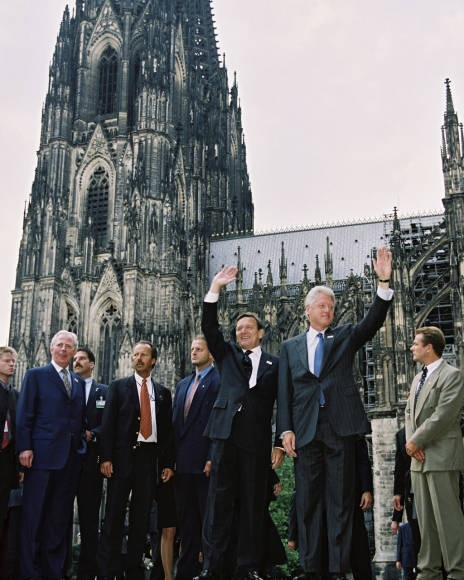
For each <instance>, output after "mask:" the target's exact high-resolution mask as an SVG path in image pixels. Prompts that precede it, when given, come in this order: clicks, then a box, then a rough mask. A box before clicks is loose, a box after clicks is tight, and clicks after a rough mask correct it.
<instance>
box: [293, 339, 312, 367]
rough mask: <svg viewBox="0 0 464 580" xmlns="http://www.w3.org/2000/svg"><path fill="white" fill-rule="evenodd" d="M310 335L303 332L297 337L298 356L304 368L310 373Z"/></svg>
mask: <svg viewBox="0 0 464 580" xmlns="http://www.w3.org/2000/svg"><path fill="white" fill-rule="evenodd" d="M307 335H308V333H307V332H303V334H300V335H299V336H297V337H296V340H295V342H296V351H297V352H298V356H299V358H300V361H301V364H302V365H303V368H304V369H305V370H306V371H307V372H309V364H308V338H307Z"/></svg>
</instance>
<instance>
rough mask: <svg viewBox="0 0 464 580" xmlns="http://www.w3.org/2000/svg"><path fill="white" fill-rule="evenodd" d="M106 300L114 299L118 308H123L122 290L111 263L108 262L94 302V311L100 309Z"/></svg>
mask: <svg viewBox="0 0 464 580" xmlns="http://www.w3.org/2000/svg"><path fill="white" fill-rule="evenodd" d="M106 298H110V299H112V300H113V301H114V302H115V304H116V306H118V307H119V308H122V293H121V288H120V286H119V282H118V278H117V276H116V272H115V271H114V268H113V265H112V264H111V262H108V264H107V266H106V268H105V271H104V272H103V276H102V279H101V280H100V284H99V285H98V288H97V292H96V293H95V296H94V298H93V301H92V309H93V308H95V307H98V306H99V305H100V304H101V303H102V302H103V301H105V300H106Z"/></svg>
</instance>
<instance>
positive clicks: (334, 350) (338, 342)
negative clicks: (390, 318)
mask: <svg viewBox="0 0 464 580" xmlns="http://www.w3.org/2000/svg"><path fill="white" fill-rule="evenodd" d="M390 303H391V301H387V300H382V298H380V297H379V296H376V298H375V300H374V302H373V303H372V306H371V307H370V309H369V311H368V313H367V314H366V316H365V317H364V318H363V320H361V322H359V324H356V325H353V324H344V325H342V326H338V327H337V328H334V329H331V328H328V329H327V331H326V333H325V340H324V354H323V359H322V367H321V372H320V375H319V377H316V376H315V375H313V374H312V373H311V372H310V370H309V366H308V349H307V337H306V334H307V333H306V332H304V333H302V334H300V335H298V336H296V337H294V338H290V339H289V340H286V341H285V342H284V343H282V345H281V349H280V361H279V394H278V406H277V432H278V433H279V434H281V433H282V432H284V431H293V432H294V433H295V436H296V447H297V448H301V447H304V446H305V445H308V443H311V441H312V440H313V438H314V435H315V433H316V426H317V419H318V414H319V395H320V390H321V388H322V390H323V391H324V396H325V400H326V402H327V405H328V406H327V414H328V417H329V421H330V425H331V427H332V429H333V430H334V431H335V433H337V435H339V436H341V437H346V436H349V435H357V434H362V433H367V432H368V431H369V423H368V421H367V417H366V413H365V411H364V407H363V404H362V402H361V397H360V396H359V391H358V388H357V386H356V384H355V381H354V377H353V359H354V356H355V354H356V351H357V350H358V349H359V348H361V346H362V345H363V344H364V343H365V342H367V341H368V340H369V339H371V338H372V337H373V336H374V334H375V333H376V332H377V330H378V329H379V328H380V327H381V326H382V324H383V322H384V320H385V317H386V315H387V311H388V307H389V306H390Z"/></svg>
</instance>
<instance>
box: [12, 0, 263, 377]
mask: <svg viewBox="0 0 464 580" xmlns="http://www.w3.org/2000/svg"><path fill="white" fill-rule="evenodd" d="M252 230H253V203H252V198H251V190H250V184H249V179H248V172H247V166H246V149H245V144H244V138H243V132H242V125H241V110H240V106H239V102H238V96H237V87H236V84H235V82H234V85H233V87H232V89H231V90H230V91H229V87H228V79H227V71H226V69H225V66H223V65H221V62H220V60H219V58H218V51H217V46H216V40H215V30H214V26H213V15H212V8H211V5H210V0H178V1H174V0H156V1H155V0H76V7H75V13H74V14H73V16H71V15H70V13H69V10H68V8H66V9H65V11H64V15H63V20H62V23H61V26H60V31H59V34H58V38H57V43H56V48H55V53H54V56H53V61H52V64H51V66H50V79H49V88H48V93H47V96H46V99H45V104H44V107H43V114H42V129H41V138H40V148H39V151H38V162H37V168H36V172H35V178H34V182H33V186H32V191H31V195H30V198H29V202H28V205H27V209H26V212H25V216H24V225H23V237H22V241H21V245H20V250H19V261H18V267H17V277H16V287H15V290H14V291H13V304H12V317H11V328H10V344H12V345H14V347H15V348H16V349H17V350H18V352H19V358H18V363H19V365H18V371H17V372H18V377H17V378H18V379H21V377H22V375H23V374H24V372H25V370H26V368H28V367H32V366H36V365H41V364H44V363H46V362H47V361H48V358H49V356H48V344H49V341H50V338H51V336H52V335H53V334H54V333H55V332H56V331H57V330H59V329H60V328H67V329H69V330H73V331H75V332H76V333H77V334H78V336H79V341H80V343H81V344H84V343H85V344H88V345H89V346H90V347H91V348H92V349H94V351H95V353H96V355H97V365H96V377H97V378H98V379H99V380H101V381H104V382H108V381H110V380H111V379H112V378H114V377H117V376H122V375H124V374H128V373H130V371H131V359H130V354H131V349H132V346H133V345H134V343H135V341H137V340H139V339H146V340H151V341H153V342H154V343H155V344H156V345H157V347H158V351H159V359H158V366H157V377H158V378H159V380H161V381H162V382H164V383H165V384H166V386H170V387H172V386H173V385H174V381H175V380H176V378H178V377H179V375H181V374H182V373H183V372H184V370H185V366H186V360H185V354H186V351H187V349H186V347H187V345H188V344H189V341H190V339H191V338H192V335H193V334H194V333H195V331H196V330H197V327H198V321H199V312H200V303H199V300H201V296H202V293H203V292H204V290H205V286H206V284H207V280H208V254H209V238H210V235H211V234H212V233H223V232H243V233H245V232H248V233H249V232H251V231H252Z"/></svg>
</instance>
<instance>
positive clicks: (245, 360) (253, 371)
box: [201, 266, 283, 579]
mask: <svg viewBox="0 0 464 580" xmlns="http://www.w3.org/2000/svg"><path fill="white" fill-rule="evenodd" d="M236 274H237V268H235V267H232V266H231V267H224V268H223V269H222V270H221V272H219V273H218V274H216V276H215V277H214V278H213V281H212V283H211V287H210V290H209V292H208V294H207V295H206V297H205V302H204V305H203V319H202V324H201V326H202V330H203V333H204V335H205V337H206V340H207V342H208V348H209V350H210V351H211V353H212V355H213V357H214V360H215V362H216V364H217V365H218V369H219V374H220V376H221V385H220V388H219V394H218V397H217V399H216V402H215V403H214V406H213V410H212V412H211V415H210V418H209V422H208V426H207V428H206V431H205V435H207V436H208V437H210V438H211V439H213V446H212V457H211V476H210V477H211V481H210V488H209V493H208V502H207V509H206V516H205V522H204V526H203V555H204V569H203V572H202V573H201V577H202V578H216V577H218V576H219V575H220V573H221V567H222V564H223V562H224V556H225V554H226V551H227V548H228V546H229V541H230V537H231V533H232V527H233V524H234V518H236V521H237V522H238V541H237V557H236V564H237V566H238V569H239V574H241V575H242V576H245V577H247V578H250V579H254V578H259V576H258V573H257V568H258V566H259V562H261V555H262V551H263V546H262V542H263V523H264V522H265V511H266V506H267V504H266V499H267V490H268V478H269V471H270V470H269V463H270V461H271V447H272V432H271V419H272V410H273V405H274V401H275V398H276V393H277V373H278V358H277V357H275V356H273V355H271V354H268V353H265V352H264V351H262V350H261V346H260V342H261V339H262V337H263V334H264V329H263V327H262V324H261V322H260V321H259V319H258V317H257V316H256V315H255V314H253V313H249V312H248V313H244V314H242V315H240V316H239V317H238V318H237V320H236V326H235V336H236V339H237V343H238V344H236V343H232V342H227V341H226V340H225V339H224V337H223V335H222V333H221V331H220V330H219V323H218V319H217V301H218V298H219V292H220V290H221V288H222V287H223V286H225V285H227V284H229V283H230V282H232V281H234V280H235V276H236ZM282 459H283V450H281V449H277V448H275V449H274V451H273V453H272V464H273V467H274V468H276V467H278V466H279V465H280V463H281V462H282Z"/></svg>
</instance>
